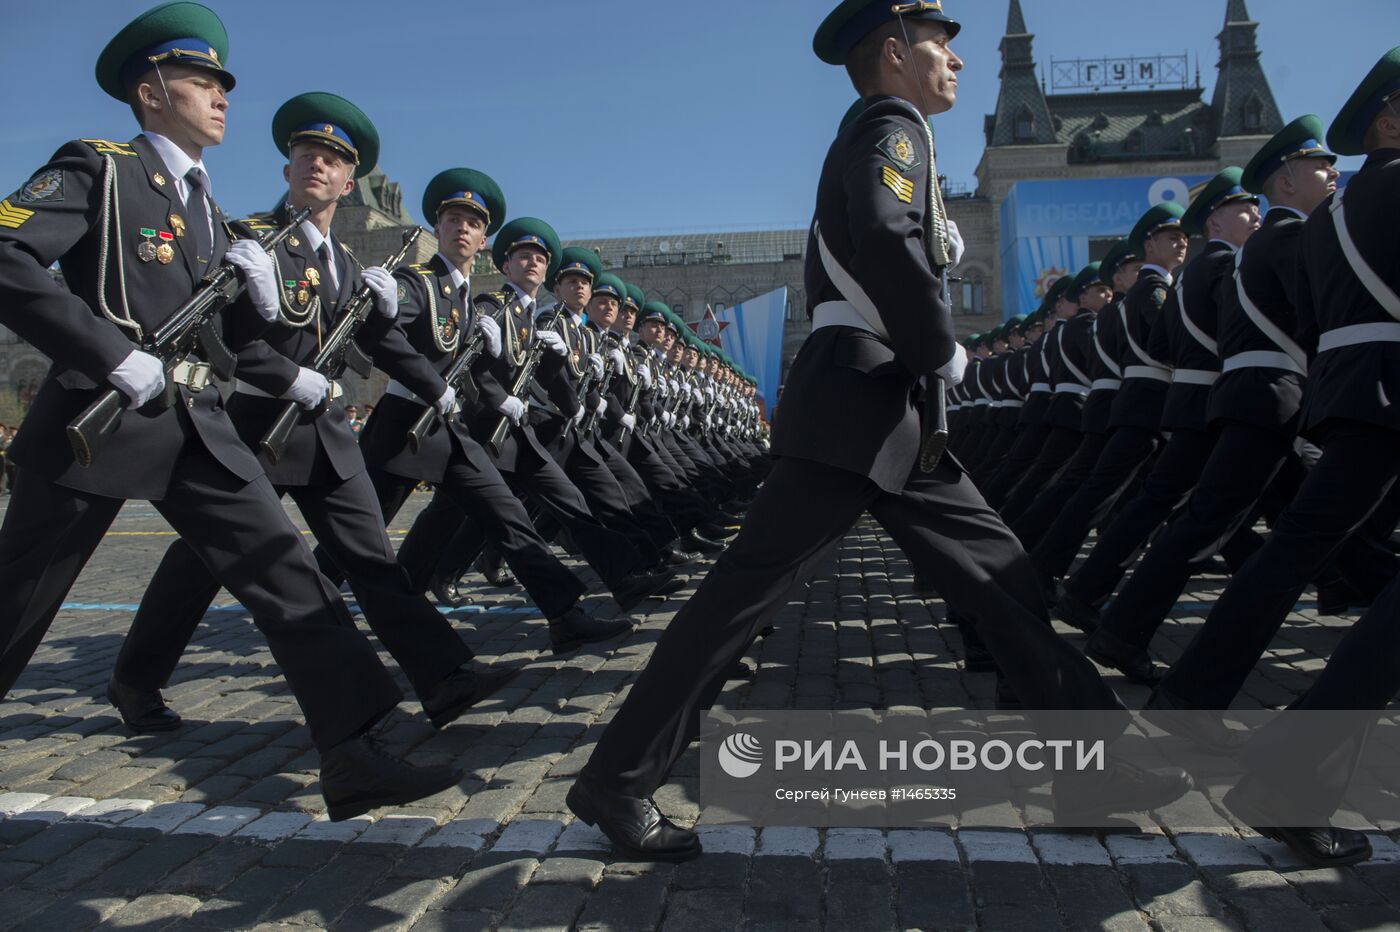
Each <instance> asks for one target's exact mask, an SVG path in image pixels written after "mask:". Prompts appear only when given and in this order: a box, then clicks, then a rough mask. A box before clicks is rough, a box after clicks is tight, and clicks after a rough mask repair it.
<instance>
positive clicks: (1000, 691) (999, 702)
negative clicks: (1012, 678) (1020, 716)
mask: <svg viewBox="0 0 1400 932" xmlns="http://www.w3.org/2000/svg"><path fill="white" fill-rule="evenodd" d="M992 705H993V706H994V707H995V708H996V710H997V711H998V712H1019V711H1021V710H1022V709H1024V708H1025V707H1026V704H1025V703H1024V702H1022V701H1021V697H1020V696H1018V695H1016V690H1014V689H1012V688H1011V685H1010V684H1009V683H1007V682H1006V681H1005V680H1003V679H998V680H997V691H996V695H995V697H994V698H993V700H992Z"/></svg>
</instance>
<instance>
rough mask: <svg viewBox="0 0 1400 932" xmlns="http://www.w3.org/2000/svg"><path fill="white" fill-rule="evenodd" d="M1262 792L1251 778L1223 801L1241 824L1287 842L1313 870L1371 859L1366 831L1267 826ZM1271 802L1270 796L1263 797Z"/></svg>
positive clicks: (1323, 827)
mask: <svg viewBox="0 0 1400 932" xmlns="http://www.w3.org/2000/svg"><path fill="white" fill-rule="evenodd" d="M1258 798H1260V797H1259V794H1258V793H1251V792H1250V789H1249V778H1248V777H1246V778H1245V779H1244V780H1242V781H1240V783H1239V784H1237V785H1236V786H1234V787H1232V788H1231V789H1230V790H1229V791H1228V792H1226V794H1225V796H1224V797H1223V798H1222V799H1221V802H1223V803H1224V804H1225V807H1226V808H1227V809H1229V810H1230V811H1231V812H1233V813H1234V814H1235V815H1236V816H1237V817H1238V818H1239V819H1240V821H1242V822H1244V823H1245V824H1246V825H1248V826H1249V827H1250V828H1252V829H1254V830H1255V831H1256V832H1258V833H1259V834H1260V835H1263V836H1264V837H1265V838H1272V839H1273V840H1274V841H1280V842H1283V843H1284V844H1285V845H1287V846H1288V847H1289V850H1291V851H1292V852H1293V853H1294V854H1296V855H1297V856H1298V858H1299V859H1300V860H1302V861H1303V863H1305V864H1307V865H1309V866H1310V867H1346V866H1347V865H1348V864H1358V863H1360V862H1361V861H1365V860H1366V859H1367V858H1369V857H1370V856H1371V841H1370V839H1368V838H1367V837H1366V834H1365V833H1364V832H1358V831H1356V830H1354V829H1349V828H1336V827H1334V826H1331V825H1322V826H1318V827H1316V828H1294V827H1287V828H1284V827H1279V826H1274V825H1265V824H1264V823H1265V822H1266V821H1268V816H1267V815H1266V814H1265V813H1263V812H1262V811H1261V810H1260V809H1259V806H1258V803H1257V799H1258ZM1263 798H1264V799H1267V795H1265V796H1264V797H1263Z"/></svg>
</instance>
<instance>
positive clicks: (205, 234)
mask: <svg viewBox="0 0 1400 932" xmlns="http://www.w3.org/2000/svg"><path fill="white" fill-rule="evenodd" d="M204 180H205V174H204V169H202V168H200V167H199V166H198V165H193V166H191V167H190V170H189V171H187V172H185V183H186V184H187V185H188V186H189V192H190V193H189V196H188V197H187V198H185V213H187V214H189V224H188V226H189V231H190V235H191V236H192V237H194V254H195V268H196V269H197V270H198V271H199V273H200V274H201V275H203V274H204V269H205V267H206V266H207V265H208V264H209V260H210V258H211V257H212V256H213V254H214V243H213V242H212V240H211V239H210V236H209V208H208V207H206V206H205V202H204V187H205V185H204Z"/></svg>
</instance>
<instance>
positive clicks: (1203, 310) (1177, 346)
mask: <svg viewBox="0 0 1400 932" xmlns="http://www.w3.org/2000/svg"><path fill="white" fill-rule="evenodd" d="M1234 274H1235V249H1234V247H1233V246H1231V245H1230V244H1229V243H1226V242H1222V241H1220V240H1211V241H1210V242H1209V243H1207V244H1206V248H1205V249H1204V250H1202V251H1201V254H1200V255H1198V256H1197V257H1196V258H1195V259H1193V260H1191V262H1190V264H1188V265H1187V266H1186V268H1185V269H1183V270H1182V271H1180V272H1178V273H1177V276H1176V280H1177V285H1176V287H1174V288H1173V289H1172V292H1171V294H1170V295H1169V296H1168V297H1167V304H1166V307H1165V308H1164V309H1163V311H1162V316H1161V318H1160V319H1159V320H1158V321H1157V323H1156V324H1155V325H1154V326H1153V328H1152V336H1151V339H1150V343H1149V345H1148V349H1147V351H1148V353H1150V354H1151V355H1152V356H1153V357H1154V358H1156V359H1160V360H1163V361H1164V362H1168V363H1171V365H1172V368H1173V369H1174V370H1175V371H1174V372H1173V375H1172V384H1171V388H1169V389H1167V398H1166V401H1165V402H1163V405H1162V429H1163V430H1205V428H1206V401H1207V399H1208V398H1209V396H1210V390H1211V386H1210V385H1200V384H1196V383H1194V382H1187V381H1184V377H1183V375H1182V374H1181V373H1182V372H1183V371H1189V372H1211V373H1215V372H1219V371H1220V356H1219V355H1218V353H1217V350H1216V349H1215V348H1214V346H1213V344H1215V342H1216V339H1215V332H1216V320H1217V318H1218V317H1219V312H1218V310H1217V308H1218V295H1219V292H1220V289H1221V288H1222V287H1223V286H1224V285H1225V284H1227V283H1229V284H1232V285H1233V283H1234ZM1183 300H1184V301H1185V305H1184V306H1183V304H1182V301H1183ZM1188 315H1189V316H1188ZM1188 320H1189V323H1190V324H1191V327H1188V326H1187V323H1188ZM1193 327H1194V329H1195V331H1196V332H1195V333H1193V332H1192V328H1193ZM1208 344H1210V345H1208Z"/></svg>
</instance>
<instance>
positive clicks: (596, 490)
mask: <svg viewBox="0 0 1400 932" xmlns="http://www.w3.org/2000/svg"><path fill="white" fill-rule="evenodd" d="M589 446H590V447H591V446H592V444H591V443H590V444H589ZM550 452H551V453H553V452H554V451H553V450H551V451H550ZM566 452H567V457H566V458H565V460H564V461H563V462H562V463H560V464H559V465H561V466H563V467H564V474H565V475H566V476H568V477H569V481H571V482H572V483H573V484H574V485H575V486H577V487H578V490H579V491H580V492H582V493H583V497H584V500H585V501H586V502H587V503H588V508H589V510H590V511H592V512H593V514H594V515H596V516H597V518H598V520H599V521H601V522H602V523H603V524H604V525H606V526H607V527H608V528H609V529H610V530H612V531H615V532H617V533H618V534H621V535H622V536H623V537H625V538H627V542H628V543H630V544H631V545H632V549H633V550H635V551H636V553H637V555H638V559H639V563H640V565H642V566H653V565H655V564H657V563H659V562H660V561H661V549H660V548H659V547H658V546H657V544H656V542H655V541H653V540H652V537H651V535H650V534H649V533H648V531H647V528H646V526H645V525H643V523H642V521H641V519H640V518H639V517H638V516H637V515H636V514H634V513H633V512H632V505H631V503H630V502H629V501H628V498H627V493H626V492H625V491H624V490H623V488H622V484H621V483H620V482H618V481H617V476H616V475H614V473H613V470H612V469H610V468H609V467H608V464H607V463H606V461H603V462H600V460H602V454H601V453H600V454H599V457H598V459H596V460H595V459H594V458H593V457H591V456H589V455H588V453H587V451H586V450H585V449H584V448H583V445H582V444H578V443H574V444H570V448H569V450H567V451H566ZM579 546H580V547H582V546H583V545H582V544H579Z"/></svg>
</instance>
